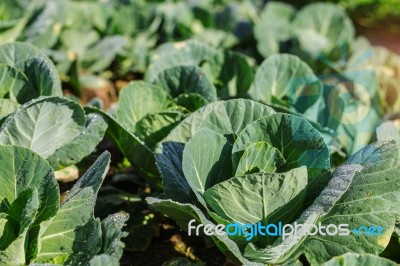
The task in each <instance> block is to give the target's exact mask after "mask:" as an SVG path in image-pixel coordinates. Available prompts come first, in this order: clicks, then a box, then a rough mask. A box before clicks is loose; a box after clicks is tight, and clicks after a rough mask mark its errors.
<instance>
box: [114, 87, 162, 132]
mask: <svg viewBox="0 0 400 266" xmlns="http://www.w3.org/2000/svg"><path fill="white" fill-rule="evenodd" d="M168 103H169V96H168V92H167V91H166V90H164V89H162V88H161V87H159V86H156V85H153V84H150V83H147V82H144V81H134V82H131V83H129V84H128V86H126V87H125V88H124V89H123V90H122V91H121V93H120V100H119V105H118V109H117V111H116V112H115V115H116V117H117V119H118V121H120V122H121V124H122V125H124V126H125V127H126V128H128V129H130V130H132V131H134V128H135V124H136V123H137V122H138V121H139V120H140V119H142V118H143V117H144V116H145V115H147V114H154V113H158V112H161V111H163V110H165V109H166V107H167V105H168Z"/></svg>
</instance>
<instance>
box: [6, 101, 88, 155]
mask: <svg viewBox="0 0 400 266" xmlns="http://www.w3.org/2000/svg"><path fill="white" fill-rule="evenodd" d="M84 124H85V116H84V111H83V109H82V108H81V107H80V106H79V104H78V103H76V102H73V101H71V100H67V99H63V98H58V97H46V98H40V99H37V100H34V101H32V102H29V103H27V104H25V105H23V106H22V107H21V108H19V109H18V110H17V111H16V112H15V113H13V114H12V115H11V116H9V117H8V118H7V120H6V121H5V122H4V123H3V125H2V127H1V129H0V143H2V144H14V145H20V146H23V147H28V148H30V149H32V150H33V151H35V152H37V153H38V154H39V155H41V156H42V157H44V158H48V157H49V156H50V155H52V154H53V153H54V152H55V151H56V150H57V149H59V148H60V147H62V146H63V145H65V144H68V143H69V142H71V141H72V140H73V139H74V138H75V137H77V136H78V135H79V133H80V131H81V129H82V127H83V126H84Z"/></svg>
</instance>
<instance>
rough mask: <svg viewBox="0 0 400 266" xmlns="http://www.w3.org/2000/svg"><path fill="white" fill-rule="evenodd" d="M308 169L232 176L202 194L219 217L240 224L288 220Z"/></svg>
mask: <svg viewBox="0 0 400 266" xmlns="http://www.w3.org/2000/svg"><path fill="white" fill-rule="evenodd" d="M306 185H307V169H306V168H305V167H301V168H296V169H293V170H291V171H289V172H286V173H281V174H277V173H275V174H259V173H257V174H251V175H245V176H241V177H233V178H231V179H229V180H227V181H225V182H221V183H218V184H216V185H215V186H213V187H211V188H209V189H208V190H207V191H206V192H205V193H204V194H203V197H204V199H205V201H206V202H207V204H208V205H210V207H211V208H212V209H213V210H214V211H215V212H216V213H217V214H218V215H219V216H221V217H222V218H224V219H226V220H228V221H231V222H235V221H236V222H238V223H241V224H256V223H257V222H259V221H261V223H262V224H264V225H265V224H269V223H275V222H278V221H282V222H284V221H287V220H288V219H290V218H291V217H293V216H294V215H295V214H296V212H297V211H298V210H299V208H300V207H301V205H302V202H303V199H304V195H305V188H306Z"/></svg>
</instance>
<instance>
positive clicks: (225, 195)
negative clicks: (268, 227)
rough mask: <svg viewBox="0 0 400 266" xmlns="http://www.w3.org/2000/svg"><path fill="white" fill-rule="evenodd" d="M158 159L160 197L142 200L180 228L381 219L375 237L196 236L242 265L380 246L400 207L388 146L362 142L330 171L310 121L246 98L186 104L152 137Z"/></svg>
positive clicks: (395, 164)
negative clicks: (182, 115)
mask: <svg viewBox="0 0 400 266" xmlns="http://www.w3.org/2000/svg"><path fill="white" fill-rule="evenodd" d="M157 164H158V168H159V171H160V173H161V175H162V177H163V181H164V188H165V198H147V202H148V203H149V204H151V205H152V206H153V207H154V208H155V209H157V210H158V211H160V212H162V213H164V214H165V215H167V216H170V217H171V218H173V219H175V220H176V222H177V223H178V224H179V226H180V227H181V228H183V229H185V230H187V229H188V223H189V222H190V220H192V219H194V220H195V221H196V222H197V223H201V224H203V225H204V226H206V225H208V224H209V225H213V226H215V225H216V224H224V225H228V224H231V223H235V222H236V223H238V224H240V225H243V226H252V225H254V224H257V223H258V222H261V223H262V224H271V223H279V222H282V223H283V224H291V223H294V222H296V223H301V224H306V225H318V224H322V225H327V224H331V223H332V224H342V223H347V224H349V226H350V228H353V227H354V228H359V227H360V226H362V225H364V223H365V221H366V220H367V221H373V222H374V223H379V225H380V226H382V227H383V228H385V231H384V234H383V235H382V236H378V237H375V238H372V237H370V238H368V237H363V236H359V235H355V234H350V235H348V236H346V237H344V236H338V235H335V236H331V235H325V236H321V235H318V236H312V235H303V234H301V233H298V234H295V235H291V236H289V237H288V238H285V239H283V238H280V237H267V236H254V237H252V238H250V239H249V238H247V239H245V238H246V237H247V235H246V234H244V235H242V236H238V235H235V236H228V235H227V234H223V235H212V236H206V235H203V236H204V237H205V238H206V241H207V242H208V243H210V241H211V242H213V243H214V244H215V245H216V246H217V247H218V248H219V249H220V250H221V251H222V252H223V253H224V254H225V255H227V256H228V257H230V258H232V259H234V260H235V261H237V262H239V263H242V264H245V265H251V264H255V265H256V264H258V263H267V264H282V263H288V262H295V261H296V260H297V259H298V258H299V257H300V256H301V255H305V256H306V258H307V260H308V261H309V262H310V263H311V264H312V265H320V264H322V263H323V262H325V261H327V260H329V259H330V258H332V257H333V256H338V255H342V254H344V253H346V252H349V251H352V252H355V253H363V252H368V253H373V254H379V253H381V252H382V251H383V250H384V249H385V247H386V246H387V245H388V243H389V240H390V236H391V234H392V232H393V230H394V227H395V224H394V221H395V220H396V219H398V213H400V212H399V210H398V206H396V203H395V202H396V200H395V199H396V198H398V197H399V196H400V182H398V176H399V148H398V147H397V146H396V145H394V144H393V143H378V144H374V145H370V146H367V147H365V148H364V149H362V150H360V151H359V152H357V153H356V154H354V155H353V156H352V157H350V158H349V159H348V160H347V161H346V162H345V163H344V164H343V165H341V166H339V167H338V168H337V169H336V170H335V171H334V173H333V174H332V175H331V174H330V169H331V168H330V157H329V151H328V148H327V146H326V144H325V142H324V140H323V138H322V136H321V134H320V133H319V132H318V131H317V130H316V129H315V128H314V127H313V126H312V125H311V124H310V123H308V122H307V121H306V120H305V119H303V118H300V117H297V116H295V115H289V114H282V113H276V112H275V111H274V110H273V109H271V108H270V107H268V106H266V105H263V104H259V103H256V102H253V101H250V100H230V101H226V102H216V103H214V104H210V105H208V106H206V107H204V108H202V109H200V110H198V111H196V112H194V113H193V114H192V115H190V116H189V117H188V118H186V119H185V120H184V121H183V122H182V123H181V124H180V125H179V126H177V127H176V128H175V129H174V130H172V131H171V133H170V135H169V136H168V137H167V138H166V139H164V141H163V142H162V143H161V144H160V146H159V150H158V155H157ZM375 183H379V184H380V185H379V186H375ZM382 208H384V211H382ZM396 217H397V218H396Z"/></svg>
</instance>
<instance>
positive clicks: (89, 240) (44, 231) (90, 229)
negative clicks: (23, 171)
mask: <svg viewBox="0 0 400 266" xmlns="http://www.w3.org/2000/svg"><path fill="white" fill-rule="evenodd" d="M109 163H110V154H109V153H108V152H104V153H103V154H102V155H101V156H100V157H99V158H98V159H97V160H96V162H95V163H94V164H93V165H92V167H91V168H90V169H89V170H88V171H87V172H86V173H85V175H83V176H82V177H81V178H80V179H79V181H78V182H77V183H76V184H75V185H74V186H73V187H72V189H71V190H70V191H69V193H68V195H67V197H66V198H65V200H64V201H63V202H62V203H61V206H60V209H59V211H58V212H57V214H56V215H55V216H54V217H53V218H52V219H51V220H50V221H47V222H45V223H42V224H41V225H40V233H39V243H38V251H37V256H36V259H35V261H36V262H46V261H48V260H53V261H58V260H61V261H62V262H66V263H67V264H68V263H77V262H79V263H87V262H88V261H89V260H90V259H91V258H92V257H93V256H94V255H95V254H97V252H98V251H99V250H100V248H101V229H100V221H98V220H95V219H94V216H93V210H94V204H95V202H96V197H97V193H98V191H99V188H100V186H101V184H102V183H103V180H104V177H105V176H106V174H107V171H108V168H109Z"/></svg>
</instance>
